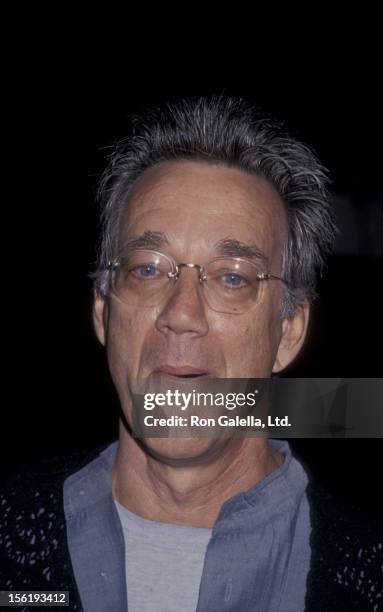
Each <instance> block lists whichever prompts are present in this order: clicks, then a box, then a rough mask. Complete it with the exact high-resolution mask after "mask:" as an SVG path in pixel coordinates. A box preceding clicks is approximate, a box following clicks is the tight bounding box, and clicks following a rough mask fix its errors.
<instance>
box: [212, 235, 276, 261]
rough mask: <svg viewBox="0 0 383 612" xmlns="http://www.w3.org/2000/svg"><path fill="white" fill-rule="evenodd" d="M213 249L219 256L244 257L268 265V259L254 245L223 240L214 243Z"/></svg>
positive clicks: (233, 240) (234, 240) (228, 239)
mask: <svg viewBox="0 0 383 612" xmlns="http://www.w3.org/2000/svg"><path fill="white" fill-rule="evenodd" d="M214 246H215V248H216V249H217V251H218V252H219V253H220V254H221V255H231V256H233V257H246V258H247V259H255V260H257V261H262V262H263V263H268V261H269V258H268V257H267V255H265V253H263V252H262V251H261V250H260V249H259V248H258V247H257V245H255V244H246V243H245V242H240V241H239V240H236V239H235V238H224V239H223V240H219V241H218V242H216V243H215V245H214Z"/></svg>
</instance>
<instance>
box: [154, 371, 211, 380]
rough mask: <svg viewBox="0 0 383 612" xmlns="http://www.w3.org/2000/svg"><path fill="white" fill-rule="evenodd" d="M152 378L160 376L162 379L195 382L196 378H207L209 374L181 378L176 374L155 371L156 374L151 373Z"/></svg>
mask: <svg viewBox="0 0 383 612" xmlns="http://www.w3.org/2000/svg"><path fill="white" fill-rule="evenodd" d="M152 376H161V377H162V378H174V379H175V380H195V379H197V378H207V377H209V374H192V375H190V376H182V375H177V374H170V373H169V372H164V371H162V370H157V371H156V372H152Z"/></svg>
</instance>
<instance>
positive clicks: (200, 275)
mask: <svg viewBox="0 0 383 612" xmlns="http://www.w3.org/2000/svg"><path fill="white" fill-rule="evenodd" d="M181 268H197V269H198V278H199V282H200V283H202V282H203V281H205V280H206V278H207V276H206V272H205V268H204V267H203V266H201V265H200V264H195V263H179V264H177V265H176V270H175V272H168V278H173V279H174V280H175V281H177V280H178V278H179V275H180V273H181Z"/></svg>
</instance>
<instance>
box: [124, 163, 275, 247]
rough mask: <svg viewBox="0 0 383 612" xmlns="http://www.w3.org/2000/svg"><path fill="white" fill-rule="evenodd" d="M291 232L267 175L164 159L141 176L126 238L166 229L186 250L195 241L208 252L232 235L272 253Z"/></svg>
mask: <svg viewBox="0 0 383 612" xmlns="http://www.w3.org/2000/svg"><path fill="white" fill-rule="evenodd" d="M285 230H286V217H285V210H284V205H283V203H282V201H281V199H280V197H279V195H278V193H277V191H276V190H275V189H274V188H273V187H272V186H271V185H270V184H269V183H268V182H267V181H266V180H265V179H264V178H262V177H260V176H254V175H252V174H250V173H247V172H244V171H242V170H239V169H237V168H231V167H228V166H225V165H218V164H211V163H209V164H208V163H204V162H197V161H177V162H163V163H161V164H157V165H156V166H154V167H152V168H150V169H148V170H146V171H145V172H144V173H143V174H142V175H141V176H140V177H139V179H138V180H137V182H136V184H135V186H134V188H133V191H132V193H131V197H130V200H129V204H128V207H127V210H126V212H125V214H124V218H123V223H122V227H121V235H120V242H121V243H122V244H123V243H124V242H125V241H127V240H128V239H130V238H134V237H137V236H140V235H142V234H144V233H145V232H162V233H164V234H166V236H167V238H168V242H169V244H171V245H172V247H173V248H174V249H175V251H176V250H177V248H178V247H179V248H180V249H182V252H183V253H184V252H185V249H186V250H187V251H190V249H192V248H193V245H194V246H196V245H197V244H198V249H202V250H208V249H211V248H212V245H213V244H215V243H216V242H218V241H220V240H224V239H228V238H230V239H233V240H238V241H241V242H244V243H246V244H249V245H256V246H258V247H259V248H260V249H262V250H263V251H266V255H267V256H268V257H272V256H274V255H277V254H278V253H279V252H280V251H281V243H282V240H283V239H284V236H285ZM174 254H176V253H174Z"/></svg>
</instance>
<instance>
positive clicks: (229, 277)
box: [223, 274, 244, 287]
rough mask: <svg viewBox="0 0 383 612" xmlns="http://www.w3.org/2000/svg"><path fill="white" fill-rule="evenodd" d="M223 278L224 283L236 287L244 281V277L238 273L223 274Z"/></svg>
mask: <svg viewBox="0 0 383 612" xmlns="http://www.w3.org/2000/svg"><path fill="white" fill-rule="evenodd" d="M223 280H224V282H225V284H226V285H230V286H231V287H238V286H239V285H240V284H241V283H242V282H243V281H244V278H243V277H242V276H240V275H239V274H225V275H224V276H223Z"/></svg>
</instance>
